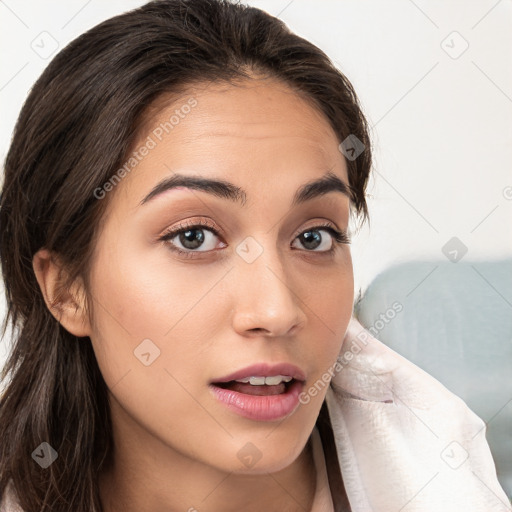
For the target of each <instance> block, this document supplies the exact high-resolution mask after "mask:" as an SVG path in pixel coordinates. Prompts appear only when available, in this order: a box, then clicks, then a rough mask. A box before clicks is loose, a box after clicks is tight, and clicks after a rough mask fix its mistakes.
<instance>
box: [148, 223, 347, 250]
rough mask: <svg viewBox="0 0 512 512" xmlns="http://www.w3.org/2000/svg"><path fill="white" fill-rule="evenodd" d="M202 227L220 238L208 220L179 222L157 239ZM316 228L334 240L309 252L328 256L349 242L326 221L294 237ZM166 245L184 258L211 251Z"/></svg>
mask: <svg viewBox="0 0 512 512" xmlns="http://www.w3.org/2000/svg"><path fill="white" fill-rule="evenodd" d="M203 228H208V229H209V230H210V231H212V233H213V234H214V235H215V236H216V237H217V238H221V237H220V235H219V233H218V231H217V229H216V228H215V226H213V225H211V224H209V223H208V222H192V223H190V224H188V223H185V224H181V225H179V226H176V227H175V228H173V229H172V230H169V231H166V232H165V233H164V234H163V235H162V236H161V237H159V238H158V241H159V242H167V241H168V240H172V239H173V238H174V237H176V236H177V235H179V234H181V233H183V232H185V231H188V230H192V229H203ZM316 230H325V231H327V232H329V233H330V234H331V235H332V238H333V240H334V243H333V246H332V248H331V249H329V250H328V251H308V250H306V252H311V253H315V252H316V253H318V254H320V255H323V256H330V255H332V254H334V252H335V251H336V250H337V249H338V248H339V246H340V245H342V244H350V238H349V236H348V235H347V233H346V232H345V231H338V230H337V229H335V228H334V227H333V226H332V225H331V224H327V223H326V224H319V225H316V226H312V227H310V228H307V229H305V230H303V231H301V232H300V233H298V234H297V236H296V237H295V238H297V237H298V236H300V235H302V234H303V233H306V232H307V231H316ZM295 238H294V240H295ZM168 245H169V248H170V249H171V250H172V251H173V252H176V253H178V254H180V255H181V256H183V257H185V258H194V257H196V256H195V255H196V254H198V253H207V252H211V251H192V250H189V251H184V250H183V249H180V248H179V247H176V246H175V245H173V244H168Z"/></svg>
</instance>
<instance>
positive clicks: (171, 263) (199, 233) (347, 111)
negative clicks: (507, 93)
mask: <svg viewBox="0 0 512 512" xmlns="http://www.w3.org/2000/svg"><path fill="white" fill-rule="evenodd" d="M370 166H371V151H370V141H369V137H368V132H367V125H366V121H365V118H364V116H363V114H362V112H361V110H360V107H359V104H358V100H357V97H356V95H355V93H354V91H353V89H352V86H351V85H350V83H349V82H348V80H347V79H346V78H345V77H344V76H343V75H342V74H341V73H340V72H339V71H338V70H336V69H335V68H334V67H333V66H332V64H331V63H330V61H329V60H328V58H327V57H326V56H325V55H324V54H323V53H322V52H321V51H320V50H319V49H318V48H316V47H315V46H314V45H312V44H311V43H309V42H307V41H305V40H303V39H301V38H299V37H298V36H296V35H294V34H292V33H290V32H289V31H288V30H287V28H286V27H285V26H284V25H283V24H282V23H281V22H280V21H279V20H277V19H275V18H273V17H271V16H269V15H268V14H266V13H264V12H262V11H260V10H257V9H253V8H247V7H244V6H241V5H235V4H233V3H229V2H224V1H221V0H215V1H212V0H194V1H185V0H165V1H157V2H151V3H148V4H147V5H145V6H143V7H141V8H139V9H137V10H134V11H132V12H129V13H127V14H124V15H121V16H117V17H115V18H112V19H110V20H107V21H106V22H104V23H102V24H100V25H98V26H97V27H94V28H93V29H92V30H90V31H88V32H87V33H86V34H84V35H82V36H81V37H79V38H78V39H76V40H75V41H74V42H72V43H71V44H70V45H69V46H68V47H67V48H65V49H64V50H63V51H61V52H60V53H59V54H58V55H57V56H56V58H55V59H54V60H53V61H52V62H51V64H50V65H49V66H48V68H47V69H46V70H45V72H44V73H43V74H42V76H41V77H40V79H39V80H38V81H37V83H36V84H35V86H34V88H33V89H32V91H31V93H30V95H29V97H28V99H27V101H26V104H25V105H24V107H23V109H22V112H21V114H20V117H19V120H18V123H17V126H16V129H15V134H14V138H13V143H12V146H11V148H10V150H9V153H8V155H7V159H6V165H5V182H4V186H3V191H2V197H1V204H0V228H1V237H2V238H1V259H2V269H3V276H4V282H5V288H6V292H7V300H8V307H9V310H8V318H7V319H8V320H9V319H10V321H11V322H12V325H14V326H16V327H17V328H18V330H17V332H16V334H15V346H14V349H13V352H12V354H11V356H10V358H9V360H8V362H7V365H6V368H5V370H4V378H6V377H7V375H10V377H11V380H10V382H9V383H8V386H7V387H6V390H5V392H4V394H3V396H2V401H1V405H0V433H1V436H2V440H3V441H4V442H3V444H2V446H1V448H0V468H1V469H0V471H1V473H0V493H3V494H4V502H3V507H4V509H5V510H11V509H13V510H14V509H17V510H25V511H36V510H37V511H50V510H51V511H69V510H73V511H84V512H85V511H100V510H101V511H104V512H113V511H116V512H117V511H126V512H130V511H138V512H140V511H146V510H147V511H164V510H165V511H170V510H172V511H181V510H183V511H186V510H188V511H195V510H197V511H212V512H213V511H223V512H226V511H234V510H237V511H239V510H244V511H249V512H256V511H262V510H265V511H273V510H276V511H277V510H287V511H299V510H300V511H302V510H304V511H306V510H313V511H314V512H320V511H322V512H323V511H341V510H352V511H361V512H362V511H365V512H366V511H369V510H372V511H373V510H375V511H388V510H389V511H391V510H393V511H395V510H413V511H426V510H429V511H431V510H436V511H439V510H450V511H452V510H453V511H455V510H457V511H459V510H475V511H476V510H478V511H484V510H485V511H486V512H487V511H489V510H501V509H503V510H506V508H503V507H506V503H505V501H506V498H504V493H503V490H502V489H501V488H500V486H499V484H498V482H497V479H496V473H495V470H494V465H493V461H492V457H491V455H490V452H489V448H488V446H487V443H486V441H485V435H484V431H485V428H484V427H485V425H484V424H483V422H482V421H481V420H480V419H479V418H477V417H476V416H475V415H474V414H473V413H472V412H471V411H470V410H469V409H468V408H467V407H466V406H465V404H464V403H463V402H462V401H460V400H459V399H458V398H457V397H455V396H454V395H452V394H450V393H449V392H448V391H447V390H446V389H445V388H443V387H442V386H441V385H440V384H439V383H437V382H436V381H435V380H434V379H432V378H431V377H429V376H428V375H426V374H424V373H423V372H421V370H419V369H418V368H417V367H415V366H414V365H412V364H411V363H409V362H408V361H406V360H405V359H403V358H401V357H400V356H398V355H397V354H395V353H394V352H392V351H391V350H390V349H388V348H387V347H385V346H384V345H383V344H381V343H380V342H379V341H378V340H376V339H375V338H373V337H371V336H370V335H369V333H368V332H367V331H365V330H364V329H363V328H362V326H361V325H360V324H359V323H358V322H357V321H356V320H355V319H353V318H351V316H352V310H353V300H354V296H353V284H354V283H353V273H352V262H351V256H350V248H349V245H348V244H349V229H348V226H349V220H350V218H351V216H353V215H354V216H358V217H359V218H360V219H361V220H363V221H364V220H365V219H366V217H367V206H366V201H365V188H366V183H367V180H368V176H369V172H370ZM4 334H5V327H4ZM418 411H419V412H418ZM447 411H448V412H449V413H450V414H453V416H451V417H449V418H448V417H447V415H446V412H447ZM427 428H428V429H430V430H431V431H432V432H433V434H434V435H432V434H431V433H430V432H428V430H427ZM449 443H457V445H450V444H449ZM459 446H460V448H461V449H462V450H465V451H466V452H467V453H468V454H469V455H470V457H468V460H467V461H464V462H463V463H461V467H462V469H454V468H453V467H449V466H448V465H447V463H446V461H445V460H446V457H445V458H444V459H443V456H444V453H442V450H444V449H446V448H447V447H448V450H451V451H450V452H449V454H451V453H452V452H453V456H451V459H456V460H457V461H460V459H461V450H460V449H459V448H458V447H459ZM434 450H435V452H434ZM456 450H459V451H456ZM436 472H437V473H436ZM432 475H434V476H432ZM475 475H476V478H478V481H480V482H481V483H480V485H479V486H477V485H476V484H475ZM429 478H430V481H428V479H429ZM499 507H501V508H499Z"/></svg>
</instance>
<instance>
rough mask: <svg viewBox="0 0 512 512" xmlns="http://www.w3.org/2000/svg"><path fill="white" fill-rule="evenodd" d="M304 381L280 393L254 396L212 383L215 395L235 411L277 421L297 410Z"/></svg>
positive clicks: (246, 415)
mask: <svg viewBox="0 0 512 512" xmlns="http://www.w3.org/2000/svg"><path fill="white" fill-rule="evenodd" d="M303 385H304V383H303V382H301V381H298V380H296V381H294V382H293V383H292V385H291V386H290V387H289V388H288V389H287V390H286V392H285V393H281V394H280V395H267V396H254V395H247V394H245V393H239V392H238V391H231V390H229V389H223V388H219V387H218V386H214V385H213V384H210V386H209V388H210V390H211V391H212V393H213V394H214V396H215V397H216V398H217V399H218V400H219V401H220V402H222V403H223V404H225V405H226V406H227V407H228V408H229V409H231V410H232V411H233V412H235V413H237V414H239V415H240V416H244V417H245V418H249V419H251V420H256V421H275V420H279V419H282V418H284V417H286V416H288V415H290V414H291V413H292V412H294V411H295V409H296V408H297V406H298V405H299V395H300V393H301V391H302V388H303Z"/></svg>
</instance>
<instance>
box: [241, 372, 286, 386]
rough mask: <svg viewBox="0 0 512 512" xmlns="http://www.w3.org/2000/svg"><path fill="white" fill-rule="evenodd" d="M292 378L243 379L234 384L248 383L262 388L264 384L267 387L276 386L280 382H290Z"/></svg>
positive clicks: (283, 376) (275, 376)
mask: <svg viewBox="0 0 512 512" xmlns="http://www.w3.org/2000/svg"><path fill="white" fill-rule="evenodd" d="M292 378H293V377H289V376H285V375H273V376H272V377H244V378H243V379H238V380H237V381H236V382H243V383H244V384H246V383H249V384H251V385H252V386H263V385H264V384H266V385H267V386H275V385H277V384H281V382H290V381H291V380H292Z"/></svg>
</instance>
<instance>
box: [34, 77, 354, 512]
mask: <svg viewBox="0 0 512 512" xmlns="http://www.w3.org/2000/svg"><path fill="white" fill-rule="evenodd" d="M191 96H193V97H194V98H195V99H196V100H197V106H195V107H194V108H193V109H192V110H191V112H190V113H189V114H188V115H187V116H186V117H184V118H183V119H180V123H179V124H178V125H176V126H175V127H174V129H173V130H172V133H170V134H169V135H167V136H165V137H164V138H163V139H162V141H161V142H159V143H158V145H157V146H156V147H155V148H154V149H152V150H151V151H150V152H149V154H148V155H147V156H146V157H144V159H142V161H141V162H140V163H139V164H138V165H137V166H136V167H135V168H134V169H133V170H132V171H131V172H130V174H128V175H127V176H126V177H125V178H123V180H122V181H121V182H120V183H119V184H118V185H117V186H116V187H115V191H111V192H109V194H107V198H105V199H103V200H105V201H106V200H108V201H109V204H108V210H107V214H106V216H105V218H104V219H103V220H104V222H103V228H102V231H101V233H100V236H99V238H98V240H97V244H96V247H95V254H94V258H93V262H92V271H91V275H90V283H91V289H90V290H89V291H90V292H91V294H92V297H93V298H94V299H93V301H92V310H93V318H94V321H93V322H91V321H90V320H89V319H88V318H87V316H86V314H85V309H84V300H83V294H84V293H85V291H84V289H83V288H82V287H81V284H80V283H77V284H76V287H71V288H70V289H69V290H68V292H67V295H66V296H65V297H64V298H63V300H62V302H61V304H60V305H59V308H58V311H56V310H55V307H53V306H52V305H51V304H52V298H53V297H55V293H56V284H57V282H58V267H57V266H56V264H55V262H54V261H53V260H52V259H51V255H50V254H49V253H48V251H46V250H45V249H42V250H41V251H39V252H38V253H37V254H36V255H35V257H34V262H33V263H34V270H35V272H36V276H37V278H38V282H39V284H40V286H41V289H42V291H43V294H44V296H45V299H46V300H47V304H48V305H49V307H50V309H52V312H53V313H54V314H55V315H56V316H58V318H59V321H60V322H61V323H62V325H63V326H64V327H65V328H66V329H67V330H69V331H70V332H72V333H73V334H75V335H77V336H89V337H90V339H91V342H92V345H93V348H94V351H95V354H96V357H97V361H98V364H99V367H100V369H101V372H102V374H103V377H104V379H105V382H106V384H107V386H108V388H109V391H110V403H111V411H112V421H113V429H114V440H115V454H114V460H115V463H114V467H113V468H112V470H111V471H109V472H108V473H105V474H102V475H100V479H99V481H100V487H101V497H102V503H103V504H104V508H105V511H106V512H113V511H121V510H123V511H127V512H131V511H137V512H141V511H148V512H149V511H151V512H164V511H166V512H167V511H169V510H173V511H193V510H198V511H199V512H206V511H208V512H221V511H222V512H231V511H233V512H234V511H237V512H238V511H240V510H244V511H248V512H256V511H261V510H283V511H304V510H310V508H311V504H312V502H313V497H314V493H315V482H316V471H315V467H314V462H313V458H312V453H311V447H310V443H309V442H308V440H309V436H310V434H311V432H312V430H313V428H314V425H315V421H316V419H317V416H318V413H319V410H320V407H321V405H322V402H323V399H324V396H325V392H326V389H327V388H326V387H324V388H323V389H322V390H321V391H320V392H319V393H318V394H317V395H316V396H315V397H311V401H310V402H309V403H308V404H307V405H302V404H301V405H299V407H298V408H297V409H296V410H295V411H294V412H293V414H291V415H290V416H288V417H287V418H285V419H284V420H280V421H254V420H250V419H247V418H243V417H241V416H239V415H237V414H235V413H233V412H231V411H230V410H228V409H227V408H226V406H225V405H223V404H222V403H220V402H219V401H217V400H216V399H215V398H214V397H213V396H212V394H211V393H210V391H209V389H208V383H209V382H210V381H211V380H213V379H215V378H219V377H222V376H224V375H228V374H230V373H232V372H233V371H235V370H238V369H241V368H244V367H246V366H248V365H251V364H253V363H255V362H263V361H264V362H272V363H276V362H291V363H292V364H295V365H297V366H299V367H300V368H301V369H302V370H303V371H304V372H305V374H306V376H307V380H306V387H305V389H307V388H309V387H310V386H311V385H313V384H314V383H315V382H316V381H318V380H319V379H321V376H322V375H323V374H324V373H325V372H326V370H327V369H328V368H329V367H330V366H331V365H332V364H333V363H334V362H335V360H336V357H337V355H338V353H339V352H340V350H341V347H342V343H343V338H344V335H345V332H346V329H347V326H348V323H349V320H350V316H351V313H352V306H353V299H354V296H353V293H354V291H353V289H354V283H353V270H352V261H351V255H350V246H349V245H348V244H343V243H342V244H336V242H335V241H334V239H333V238H332V236H331V235H329V233H328V232H327V231H324V230H322V231H320V232H319V233H320V234H321V236H322V240H323V242H322V245H321V247H319V248H317V249H308V248H306V247H304V245H303V244H301V241H300V239H299V238H298V235H300V234H301V233H304V232H306V231H308V228H313V227H315V226H317V225H318V224H321V223H323V222H326V221H330V223H331V224H332V225H333V227H335V228H337V229H338V230H348V222H349V206H350V202H349V199H348V197H346V196H345V195H343V194H342V193H340V192H329V193H328V194H326V195H324V196H321V197H318V198H315V199H313V200H310V201H307V202H306V203H304V204H302V205H300V206H298V207H294V208H290V204H291V201H292V198H293V196H294V194H295V192H296V191H297V189H298V188H300V187H301V186H302V185H303V184H305V183H307V182H309V181H311V180H314V179H318V178H320V177H321V176H323V175H324V174H325V173H326V172H328V171H331V172H332V173H334V174H335V175H336V176H338V177H339V178H340V179H341V180H342V181H344V182H345V183H348V176H347V168H346V163H345V160H344V158H343V155H342V154H341V153H340V151H339V150H338V144H339V140H338V138H337V136H336V135H335V133H334V131H333V130H332V128H331V127H330V125H329V123H328V121H327V119H326V118H325V117H324V115H323V114H322V113H320V112H319V111H317V110H316V109H315V108H314V107H313V106H311V104H310V103H309V102H306V101H305V100H304V99H302V98H301V97H300V96H299V95H297V94H296V93H294V92H293V91H292V90H291V89H289V88H288V87H287V86H286V85H284V84H282V83H280V82H278V81H276V80H273V79H269V78H252V79H247V80H245V81H243V82H241V83H240V84H236V85H232V84H231V85H228V84H213V85H212V84H210V85H208V86H203V87H200V86H199V85H197V86H196V87H193V88H190V89H189V90H188V91H187V94H185V95H184V96H183V98H180V99H179V100H176V101H174V102H173V103H169V102H167V105H166V106H165V107H162V108H161V109H160V110H158V109H157V110H154V112H155V113H156V116H153V117H152V118H151V119H150V121H149V122H148V123H147V126H153V127H156V126H158V125H159V124H160V123H161V122H163V121H165V120H168V119H169V117H170V116H171V115H172V113H173V112H174V110H175V109H176V108H180V106H181V105H183V104H184V103H186V100H187V99H188V98H190V97H191ZM145 126H146V125H145ZM150 133H151V131H147V130H146V131H144V132H143V133H142V136H141V138H140V141H139V142H138V144H136V146H140V144H141V143H143V142H144V140H145V139H146V137H147V136H148V134H150ZM175 172H179V173H180V174H185V175H195V176H198V175H201V176H203V177H209V178H218V179H223V180H227V181H230V182H232V183H234V184H235V185H237V186H238V187H240V188H242V189H244V191H245V192H246V202H245V205H243V206H242V205H241V204H240V203H235V202H233V201H230V200H228V199H223V198H219V197H214V196H212V195H210V194H208V193H206V192H204V191H199V190H191V189H188V188H180V189H173V190H169V191H167V192H165V193H163V194H162V195H159V196H157V197H155V198H153V199H152V200H151V201H149V202H147V203H146V204H144V205H140V204H139V203H140V202H141V200H142V198H143V197H145V196H146V194H148V193H149V192H150V191H151V190H152V188H153V187H154V186H155V185H156V184H157V183H158V182H159V181H160V180H162V179H164V178H166V177H169V176H171V175H172V174H173V173H175ZM205 220H207V221H208V222H209V223H213V224H214V225H215V227H216V229H217V231H218V232H219V237H218V238H217V237H216V236H215V235H214V234H213V233H212V232H211V231H208V230H207V229H206V228H205V231H204V234H205V235H206V236H207V237H208V238H207V240H206V241H205V245H204V246H203V247H199V248H198V249H195V251H196V253H198V251H203V252H200V253H199V254H196V255H198V256H199V257H198V258H195V259H187V258H184V257H182V256H180V255H179V254H177V253H175V252H173V251H172V250H171V249H170V246H171V242H170V241H167V242H159V241H158V240H157V239H158V237H159V236H161V235H162V234H163V233H164V232H165V231H166V230H169V228H173V227H177V226H179V225H180V224H181V223H182V222H183V221H194V222H200V221H205ZM248 236H251V237H253V238H254V239H255V240H256V241H257V242H258V243H259V244H260V246H261V247H262V248H263V252H262V254H261V255H260V256H259V257H258V258H257V259H256V260H255V261H254V262H252V263H250V264H249V263H247V262H246V261H245V260H244V259H243V258H241V257H240V256H239V255H238V254H237V252H236V250H235V249H236V247H237V246H238V245H239V244H240V243H241V242H242V241H243V240H244V239H245V238H246V237H248ZM173 241H174V243H175V244H176V245H177V246H178V247H180V248H181V249H182V250H187V249H186V248H184V246H183V245H182V244H180V241H179V239H178V238H177V237H176V238H174V239H173ZM331 244H334V245H337V247H336V249H335V252H334V253H333V254H332V255H330V256H329V255H327V253H322V252H320V251H324V250H326V249H329V248H330V247H331ZM205 249H206V250H207V252H205ZM189 250H190V249H189ZM147 338H149V339H151V340H152V342H153V343H154V344H155V345H156V346H157V347H158V348H159V350H160V356H159V357H158V358H156V359H155V360H154V362H152V363H151V364H150V365H149V366H145V365H144V364H142V363H141V362H140V360H139V359H138V358H137V357H135V356H134V350H135V349H136V348H137V346H138V345H139V344H140V343H141V342H142V340H144V339H147ZM248 442H250V443H252V444H253V445H255V446H256V447H257V449H258V450H259V452H260V453H261V459H260V460H259V461H258V462H257V463H256V464H255V465H254V466H252V467H251V468H248V467H246V466H244V464H242V463H241V461H240V460H239V458H238V457H237V454H238V452H239V450H240V449H241V448H242V447H244V446H245V445H246V443H248Z"/></svg>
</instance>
